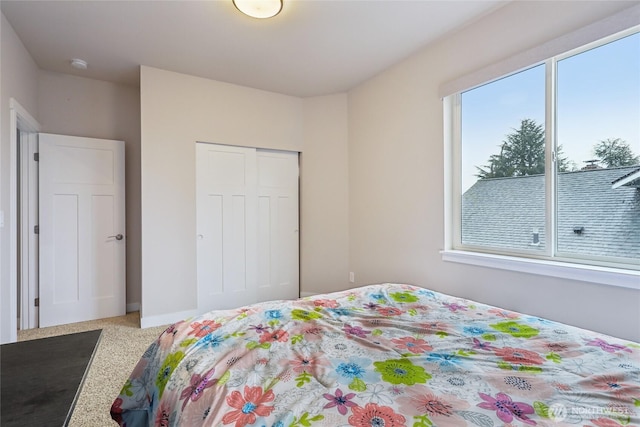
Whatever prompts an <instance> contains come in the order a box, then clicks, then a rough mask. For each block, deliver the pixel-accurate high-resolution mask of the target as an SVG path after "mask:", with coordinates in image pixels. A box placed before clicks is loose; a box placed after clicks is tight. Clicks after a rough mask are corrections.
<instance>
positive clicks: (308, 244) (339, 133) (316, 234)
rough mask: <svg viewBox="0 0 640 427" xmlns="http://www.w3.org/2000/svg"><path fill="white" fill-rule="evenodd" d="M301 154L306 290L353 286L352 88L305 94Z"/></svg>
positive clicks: (302, 282) (302, 268) (302, 271)
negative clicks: (348, 92) (349, 102)
mask: <svg viewBox="0 0 640 427" xmlns="http://www.w3.org/2000/svg"><path fill="white" fill-rule="evenodd" d="M303 121H304V152H303V153H302V155H301V156H300V163H301V171H302V178H301V181H300V197H301V207H300V224H301V230H302V235H301V239H300V240H301V241H300V264H301V265H300V285H301V286H300V292H301V294H302V295H303V296H304V295H306V294H308V293H323V292H332V291H339V290H343V289H346V288H348V287H349V282H348V278H349V186H348V185H347V182H348V179H349V175H348V174H349V171H348V167H349V164H348V163H349V162H348V153H347V150H348V146H347V142H348V116H347V96H346V94H339V95H330V96H322V97H317V98H307V99H305V100H304V117H303Z"/></svg>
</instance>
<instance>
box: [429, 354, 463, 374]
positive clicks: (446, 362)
mask: <svg viewBox="0 0 640 427" xmlns="http://www.w3.org/2000/svg"><path fill="white" fill-rule="evenodd" d="M427 362H431V363H435V364H437V365H439V366H440V370H441V371H455V370H458V369H460V368H461V367H462V363H463V362H464V360H463V359H462V358H461V357H459V356H456V355H455V354H446V353H430V354H429V356H428V357H427Z"/></svg>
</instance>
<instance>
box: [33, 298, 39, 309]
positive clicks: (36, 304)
mask: <svg viewBox="0 0 640 427" xmlns="http://www.w3.org/2000/svg"><path fill="white" fill-rule="evenodd" d="M33 305H35V306H36V307H40V298H36V299H34V300H33Z"/></svg>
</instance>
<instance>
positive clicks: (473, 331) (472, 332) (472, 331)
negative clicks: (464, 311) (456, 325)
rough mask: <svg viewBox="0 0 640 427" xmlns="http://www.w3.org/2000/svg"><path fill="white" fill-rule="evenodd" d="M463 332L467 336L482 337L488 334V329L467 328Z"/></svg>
mask: <svg viewBox="0 0 640 427" xmlns="http://www.w3.org/2000/svg"><path fill="white" fill-rule="evenodd" d="M462 330H463V331H464V333H465V334H467V335H482V334H484V333H486V332H487V331H486V329H482V328H478V327H477V326H465V327H464V328H462Z"/></svg>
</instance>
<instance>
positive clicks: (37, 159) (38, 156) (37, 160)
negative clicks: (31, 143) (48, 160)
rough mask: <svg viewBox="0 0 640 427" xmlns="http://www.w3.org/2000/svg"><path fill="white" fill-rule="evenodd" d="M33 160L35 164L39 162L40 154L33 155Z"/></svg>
mask: <svg viewBox="0 0 640 427" xmlns="http://www.w3.org/2000/svg"><path fill="white" fill-rule="evenodd" d="M33 160H35V161H36V162H39V161H40V153H33Z"/></svg>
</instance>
